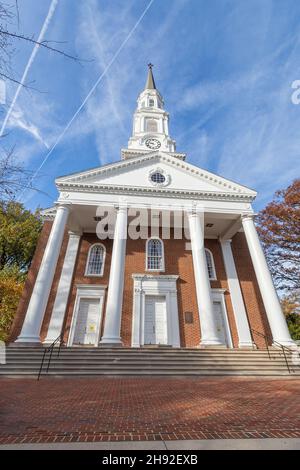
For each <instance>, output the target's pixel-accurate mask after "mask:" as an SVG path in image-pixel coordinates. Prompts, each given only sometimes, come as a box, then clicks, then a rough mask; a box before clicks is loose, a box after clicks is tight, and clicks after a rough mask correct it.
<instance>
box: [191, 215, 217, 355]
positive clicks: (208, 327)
mask: <svg viewBox="0 0 300 470" xmlns="http://www.w3.org/2000/svg"><path fill="white" fill-rule="evenodd" d="M200 217H201V218H202V220H201V219H200ZM203 219H204V217H203V214H201V215H200V214H198V213H197V212H189V213H188V220H189V229H190V238H191V244H192V255H193V265H194V276H195V284H196V294H197V303H198V314H199V320H200V325H201V345H203V346H208V345H209V346H213V345H221V344H222V343H221V341H220V339H219V338H218V334H217V327H216V324H215V319H214V311H213V303H212V297H211V288H210V281H209V277H208V269H207V264H206V256H205V248H204V223H203Z"/></svg>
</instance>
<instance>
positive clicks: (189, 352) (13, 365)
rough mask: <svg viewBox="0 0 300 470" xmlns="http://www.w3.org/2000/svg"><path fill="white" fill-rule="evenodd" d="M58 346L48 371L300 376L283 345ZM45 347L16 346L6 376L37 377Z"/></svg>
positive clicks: (0, 368)
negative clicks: (264, 347)
mask: <svg viewBox="0 0 300 470" xmlns="http://www.w3.org/2000/svg"><path fill="white" fill-rule="evenodd" d="M57 351H58V349H57V348H54V351H53V355H52V360H51V364H50V368H49V372H48V374H47V372H46V368H47V362H48V357H49V355H46V359H45V364H44V368H43V376H46V375H48V376H65V377H72V376H75V377H78V376H100V375H102V376H103V375H111V376H117V375H120V376H133V375H134V376H159V375H162V376H214V375H220V376H225V375H228V376H230V375H235V376H238V375H243V376H250V375H252V376H253V375H254V376H300V366H299V365H294V364H293V361H292V357H291V355H288V362H289V365H290V369H291V373H289V371H288V370H287V366H286V363H285V360H284V356H283V354H282V352H281V351H279V350H278V349H273V348H271V349H270V354H271V359H269V356H268V352H267V351H266V350H253V351H251V350H241V349H239V350H238V349H177V348H169V347H158V348H108V347H107V348H90V347H71V348H66V347H62V348H61V352H60V356H59V357H58V356H57ZM43 352H44V349H43V348H42V347H16V346H10V347H8V348H7V350H6V364H5V365H2V364H1V365H0V376H6V377H7V376H11V377H12V376H37V374H38V371H39V368H40V364H41V360H42V356H43Z"/></svg>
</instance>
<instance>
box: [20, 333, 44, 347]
mask: <svg viewBox="0 0 300 470" xmlns="http://www.w3.org/2000/svg"><path fill="white" fill-rule="evenodd" d="M15 343H24V344H25V343H26V345H28V344H29V343H32V344H34V345H35V346H36V345H37V344H42V343H41V338H40V337H39V336H27V335H23V336H21V335H20V336H18V338H17V339H16V341H15Z"/></svg>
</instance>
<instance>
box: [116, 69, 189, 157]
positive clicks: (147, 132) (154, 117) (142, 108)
mask: <svg viewBox="0 0 300 470" xmlns="http://www.w3.org/2000/svg"><path fill="white" fill-rule="evenodd" d="M152 67H153V65H152V64H148V76H147V80H146V84H145V89H144V90H143V91H142V92H141V93H140V95H139V97H138V100H137V109H136V111H135V113H134V116H133V132H132V136H131V137H130V139H129V142H128V148H127V149H122V158H123V159H127V158H132V157H134V156H137V155H140V154H145V153H148V152H153V151H155V150H160V151H162V152H168V153H169V152H171V153H172V154H174V156H177V157H178V158H181V159H183V160H184V157H185V155H184V154H178V153H176V142H175V140H173V139H172V138H171V137H170V135H169V113H167V111H165V109H164V100H163V97H162V96H161V94H160V92H159V91H158V90H157V88H156V84H155V80H154V76H153V71H152Z"/></svg>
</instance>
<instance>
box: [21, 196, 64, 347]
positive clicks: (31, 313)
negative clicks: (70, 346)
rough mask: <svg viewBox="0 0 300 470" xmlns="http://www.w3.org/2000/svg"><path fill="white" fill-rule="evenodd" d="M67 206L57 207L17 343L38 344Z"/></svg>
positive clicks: (62, 234)
mask: <svg viewBox="0 0 300 470" xmlns="http://www.w3.org/2000/svg"><path fill="white" fill-rule="evenodd" d="M69 211H70V209H69V207H68V205H59V206H58V207H57V211H56V216H55V219H54V222H53V226H52V229H51V232H50V235H49V238H48V242H47V246H46V248H45V251H44V256H43V259H42V262H41V265H40V268H39V272H38V275H37V278H36V281H35V284H34V288H33V291H32V294H31V298H30V302H29V305H28V308H27V312H26V317H25V320H24V323H23V327H22V331H21V334H20V336H19V337H18V339H17V341H18V342H27V343H39V342H40V330H41V326H42V322H43V319H44V313H45V310H46V306H47V302H48V298H49V293H50V289H51V285H52V281H53V277H54V273H55V269H56V265H57V260H58V256H59V253H60V249H61V244H62V240H63V236H64V232H65V227H66V223H67V220H68V215H69Z"/></svg>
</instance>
